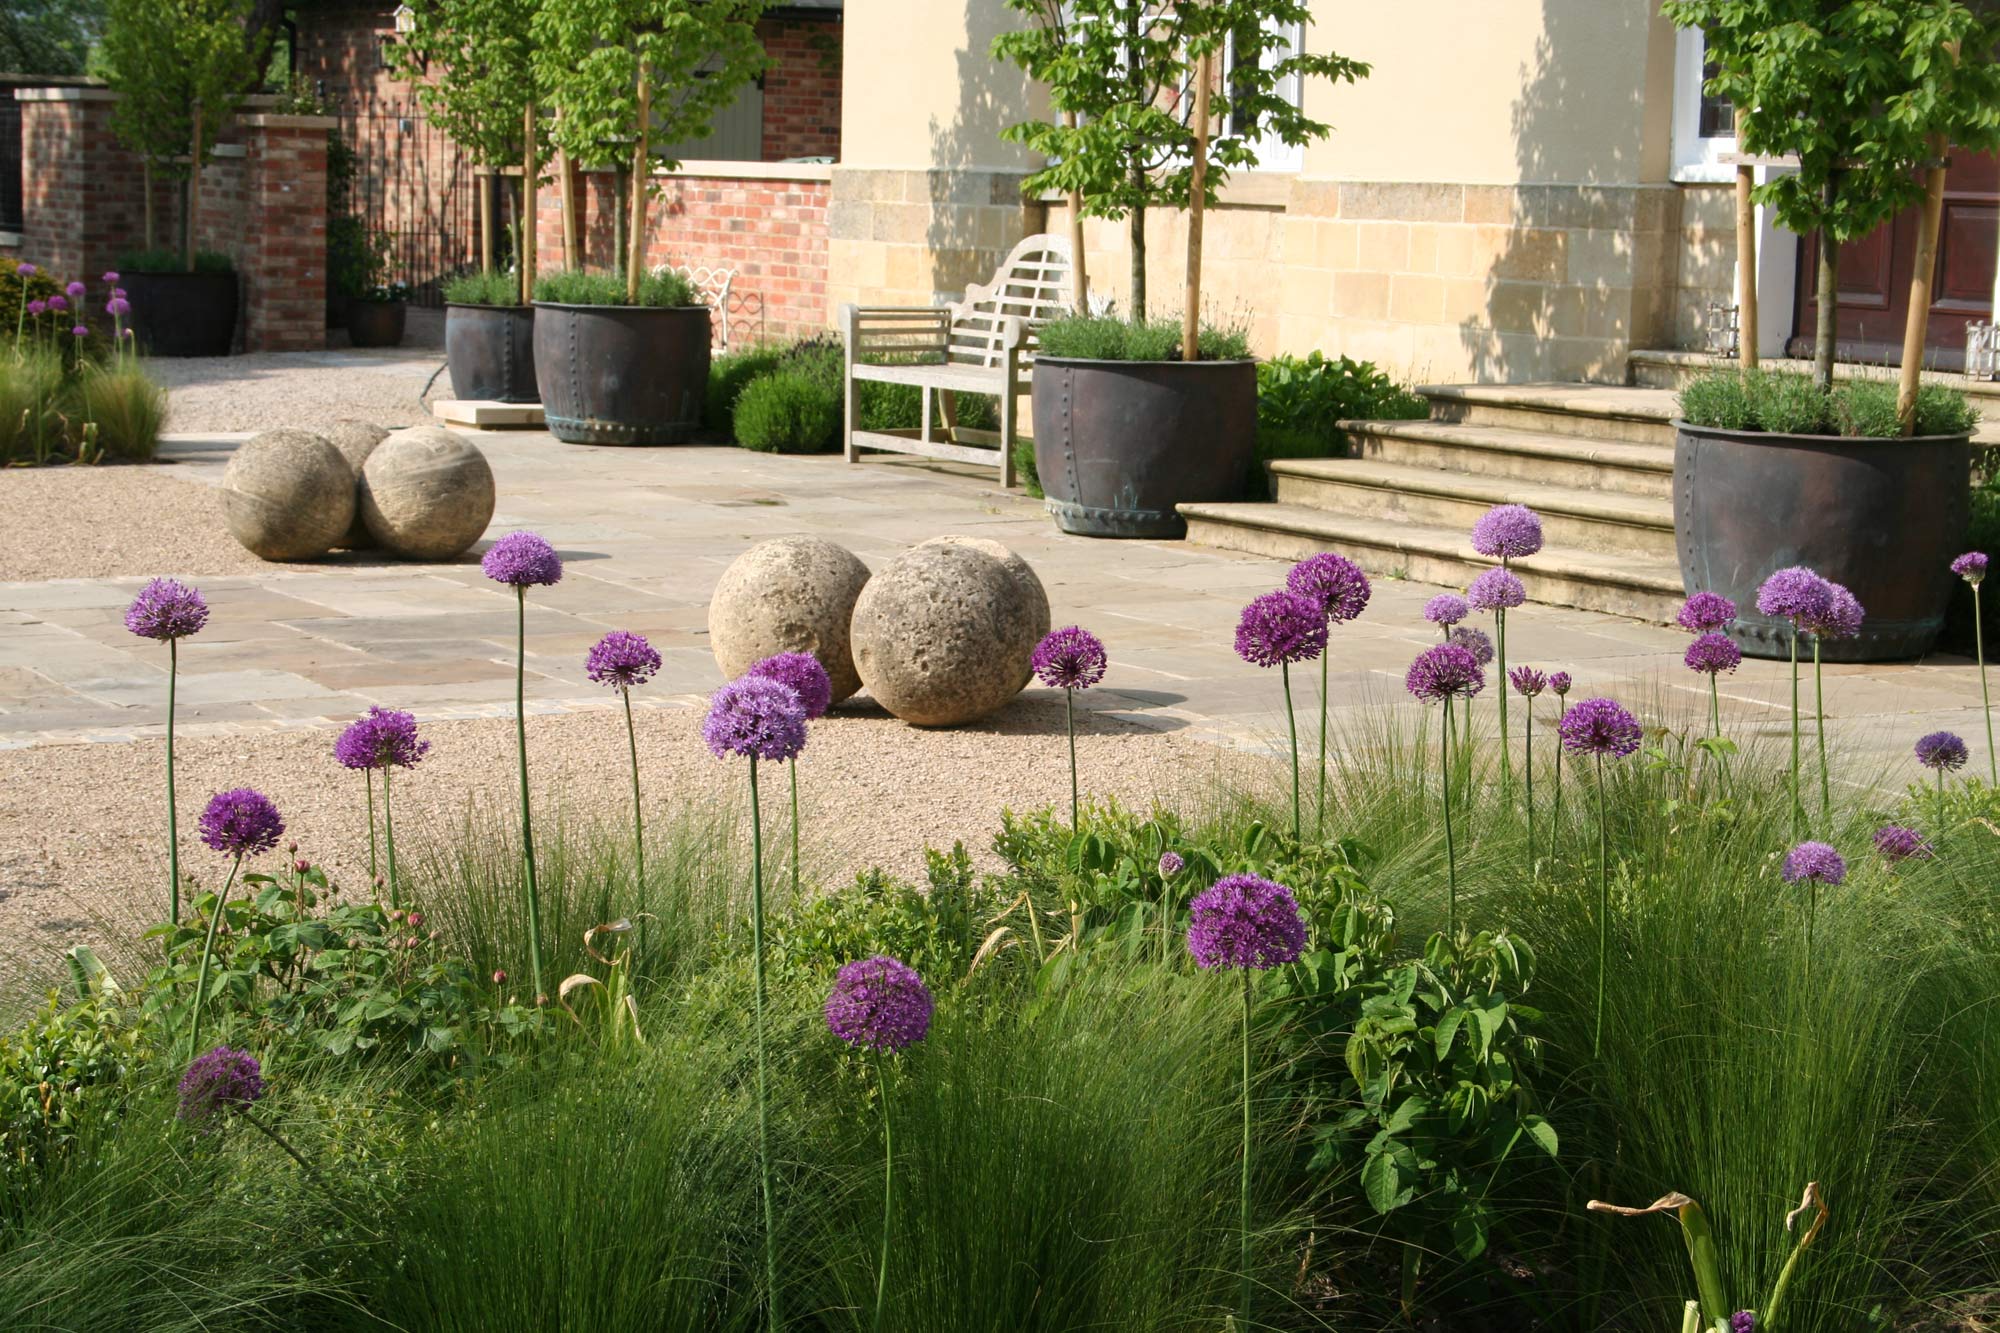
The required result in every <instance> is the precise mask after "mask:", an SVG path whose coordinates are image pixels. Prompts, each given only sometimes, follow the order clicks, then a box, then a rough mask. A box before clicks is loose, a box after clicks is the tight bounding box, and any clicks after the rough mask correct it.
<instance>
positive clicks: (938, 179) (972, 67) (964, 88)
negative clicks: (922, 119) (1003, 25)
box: [878, 0, 1032, 300]
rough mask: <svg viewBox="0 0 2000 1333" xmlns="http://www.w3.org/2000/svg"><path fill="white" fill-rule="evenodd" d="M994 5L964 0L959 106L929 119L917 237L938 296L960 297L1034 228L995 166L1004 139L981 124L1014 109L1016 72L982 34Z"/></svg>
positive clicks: (1010, 175) (1015, 190)
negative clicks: (922, 215)
mask: <svg viewBox="0 0 2000 1333" xmlns="http://www.w3.org/2000/svg"><path fill="white" fill-rule="evenodd" d="M991 8H992V0H965V5H964V10H965V30H966V32H967V33H969V34H972V38H973V40H971V41H970V42H968V43H967V44H966V48H965V49H962V50H960V51H959V52H958V53H957V57H956V58H957V60H958V78H957V80H956V86H957V88H958V104H957V106H956V107H955V108H954V109H953V113H952V118H951V120H950V122H949V123H944V122H941V121H940V120H939V119H938V117H937V116H936V115H933V116H932V117H931V123H930V136H931V156H930V161H931V167H930V171H929V173H928V179H927V181H926V194H927V197H928V201H929V218H928V219H927V221H926V223H925V226H924V233H923V237H922V240H923V244H924V246H925V248H926V249H928V251H929V252H930V258H931V277H930V283H931V287H932V290H933V292H934V293H935V294H936V296H937V297H938V298H940V299H942V298H949V299H951V300H957V299H958V298H959V297H961V296H962V295H964V292H965V289H966V287H967V286H968V285H970V284H972V283H975V282H985V281H987V280H988V279H989V278H991V277H992V276H993V272H994V270H995V269H997V268H999V267H1000V261H1001V260H1003V259H1005V258H1006V257H1007V252H1008V251H1009V250H1011V249H1013V247H1014V243H1015V242H1016V241H1019V240H1020V239H1021V238H1022V237H1023V236H1025V235H1027V234H1028V233H1029V232H1030V231H1031V230H1032V228H1031V226H1030V225H1029V221H1028V212H1029V208H1028V205H1027V204H1026V203H1025V202H1024V200H1023V197H1022V195H1021V188H1020V185H1021V174H1020V173H1019V172H1016V171H1003V172H996V171H994V170H993V162H994V160H995V159H997V158H999V157H1000V156H1001V153H1000V149H1001V148H1002V145H1001V144H1000V143H999V142H998V141H997V140H996V139H995V138H994V136H993V133H992V132H991V130H989V129H987V128H986V127H988V126H992V125H995V124H999V123H1003V122H1002V112H1003V111H1004V112H1005V113H1006V117H1007V119H1008V120H1011V119H1012V118H1013V116H1015V115H1017V114H1018V113H1019V107H1020V100H1019V97H1020V90H1021V75H1020V74H1019V73H1018V72H1017V71H1015V69H1014V67H1013V66H1011V65H1004V64H1002V63H1001V62H999V61H997V60H995V59H994V58H993V57H992V55H991V54H990V53H989V52H988V51H987V49H986V45H985V40H984V39H983V38H982V37H981V36H980V34H982V33H983V32H985V30H986V28H987V27H989V26H990V18H989V19H986V20H982V19H981V17H980V15H981V11H982V10H985V11H987V12H988V13H990V10H991ZM912 202H915V201H914V200H913V201H912ZM878 225H879V224H878ZM897 239H899V240H900V239H902V238H901V237H898V238H897ZM909 239H910V240H912V241H914V240H916V239H917V238H916V237H914V236H912V237H910V238H909ZM891 285H894V283H893V282H892V284H891Z"/></svg>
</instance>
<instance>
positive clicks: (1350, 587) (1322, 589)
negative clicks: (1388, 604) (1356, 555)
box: [1285, 551, 1373, 625]
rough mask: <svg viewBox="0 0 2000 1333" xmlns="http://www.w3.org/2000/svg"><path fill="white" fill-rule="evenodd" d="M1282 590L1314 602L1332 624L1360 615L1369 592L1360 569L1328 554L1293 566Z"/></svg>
mask: <svg viewBox="0 0 2000 1333" xmlns="http://www.w3.org/2000/svg"><path fill="white" fill-rule="evenodd" d="M1285 588H1286V590H1287V591H1289V592H1295V593H1297V594H1298V595H1299V596H1301V597H1310V598H1311V599H1312V600H1313V601H1314V602H1317V603H1318V604H1319V607H1320V609H1321V610H1322V611H1323V612H1325V613H1326V618H1327V619H1328V620H1330V621H1332V622H1333V623H1334V624H1336V625H1339V624H1344V623H1346V622H1347V621H1350V620H1352V619H1354V618H1355V617H1356V616H1358V615H1360V614H1361V613H1362V611H1363V610H1365V609H1366V608H1367V606H1368V598H1369V595H1370V593H1371V592H1372V591H1373V590H1372V589H1371V588H1370V587H1369V585H1368V576H1367V575H1366V574H1364V573H1362V572H1361V566H1359V565H1357V564H1355V563H1354V562H1353V561H1352V560H1349V559H1348V558H1347V557H1346V556H1344V555H1336V554H1334V553H1333V552H1331V551H1322V552H1320V553H1319V554H1318V555H1312V556H1307V557H1306V558H1305V559H1304V560H1301V561H1299V563H1297V564H1296V565H1293V566H1292V570H1291V572H1290V573H1289V574H1287V575H1285Z"/></svg>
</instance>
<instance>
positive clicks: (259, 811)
mask: <svg viewBox="0 0 2000 1333" xmlns="http://www.w3.org/2000/svg"><path fill="white" fill-rule="evenodd" d="M284 833H285V821H284V819H283V818H281V817H280V816H279V814H278V807H277V806H275V805H273V804H271V798H270V797H268V796H266V795H264V793H263V792H260V791H257V790H255V789H254V788H250V787H238V788H236V789H235V790H233V791H225V792H217V793H216V794H215V795H214V796H211V797H209V799H208V808H207V809H205V810H203V811H202V812H201V840H202V841H203V842H205V843H207V844H208V845H209V847H210V848H212V849H213V850H215V851H218V852H232V853H234V854H235V855H237V856H255V855H256V854H257V853H259V852H268V851H270V850H271V849H272V848H273V847H276V846H277V845H278V839H279V838H281V837H283V836H284Z"/></svg>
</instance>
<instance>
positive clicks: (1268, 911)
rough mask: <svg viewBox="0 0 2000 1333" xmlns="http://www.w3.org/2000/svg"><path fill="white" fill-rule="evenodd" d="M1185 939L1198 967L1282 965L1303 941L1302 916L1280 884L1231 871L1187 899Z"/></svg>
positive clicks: (1303, 926) (1300, 947)
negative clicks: (1190, 899)
mask: <svg viewBox="0 0 2000 1333" xmlns="http://www.w3.org/2000/svg"><path fill="white" fill-rule="evenodd" d="M1187 942H1188V952H1189V953H1191V954H1193V955H1194V961H1195V962H1196V963H1197V964H1199V965H1200V966H1202V967H1208V968H1215V967H1254V968H1267V967H1281V966H1283V965H1284V964H1286V963H1289V962H1291V961H1293V960H1294V959H1296V958H1297V957H1298V956H1299V953H1300V951H1301V950H1303V949H1304V948H1305V947H1306V920H1305V917H1304V916H1303V915H1301V914H1300V912H1299V904H1298V901H1297V900H1296V899H1294V898H1293V897H1292V891H1291V890H1290V889H1288V888H1286V887H1285V886H1284V885H1282V884H1273V883H1272V882H1271V881H1270V880H1268V879H1259V878H1258V877H1257V876H1255V875H1230V876H1227V877H1226V878H1223V879H1219V880H1217V881H1215V883H1214V884H1213V885H1211V886H1210V887H1208V888H1206V889H1204V890H1202V891H1201V892H1200V893H1198V894H1196V895H1195V899H1194V901H1193V902H1192V903H1190V904H1188V933H1187Z"/></svg>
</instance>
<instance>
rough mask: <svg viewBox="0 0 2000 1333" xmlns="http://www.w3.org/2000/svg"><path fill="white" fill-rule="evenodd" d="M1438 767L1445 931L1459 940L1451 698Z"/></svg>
mask: <svg viewBox="0 0 2000 1333" xmlns="http://www.w3.org/2000/svg"><path fill="white" fill-rule="evenodd" d="M1465 708H1466V711H1467V712H1470V711H1472V700H1470V699H1467V700H1466V701H1465ZM1438 765H1439V767H1441V768H1442V769H1443V770H1444V773H1443V777H1444V781H1443V782H1442V783H1441V784H1440V787H1441V790H1442V792H1443V795H1444V868H1445V884H1446V886H1447V887H1446V893H1447V896H1446V898H1445V917H1444V919H1445V931H1446V933H1447V934H1448V935H1449V936H1450V938H1452V939H1454V940H1456V939H1457V938H1458V844H1457V843H1456V842H1454V841H1453V836H1452V829H1451V696H1450V695H1446V696H1445V701H1444V729H1443V731H1442V732H1440V733H1439V736H1438Z"/></svg>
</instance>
